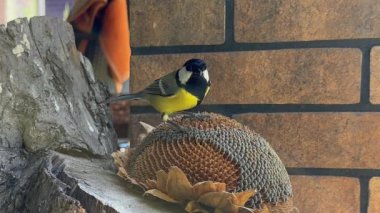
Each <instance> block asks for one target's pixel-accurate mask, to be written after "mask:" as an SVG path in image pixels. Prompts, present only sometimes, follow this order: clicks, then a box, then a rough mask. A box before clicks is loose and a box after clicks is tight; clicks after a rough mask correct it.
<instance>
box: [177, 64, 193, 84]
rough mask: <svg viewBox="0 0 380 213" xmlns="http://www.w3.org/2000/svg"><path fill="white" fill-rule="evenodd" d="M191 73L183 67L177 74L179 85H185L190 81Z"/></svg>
mask: <svg viewBox="0 0 380 213" xmlns="http://www.w3.org/2000/svg"><path fill="white" fill-rule="evenodd" d="M191 74H192V72H190V71H187V70H186V68H185V67H182V68H181V69H180V70H179V72H178V80H179V81H180V82H181V84H186V82H187V81H188V80H189V79H190V77H191Z"/></svg>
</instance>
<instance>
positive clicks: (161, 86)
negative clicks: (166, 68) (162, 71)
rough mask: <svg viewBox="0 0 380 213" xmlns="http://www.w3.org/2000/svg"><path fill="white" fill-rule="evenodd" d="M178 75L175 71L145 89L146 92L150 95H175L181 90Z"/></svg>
mask: <svg viewBox="0 0 380 213" xmlns="http://www.w3.org/2000/svg"><path fill="white" fill-rule="evenodd" d="M176 73H177V72H176V71H175V72H172V73H169V74H167V75H165V76H163V77H162V78H160V79H157V80H155V81H154V82H153V83H152V84H151V85H149V86H148V87H147V88H145V89H144V92H145V93H146V94H150V95H160V96H171V95H174V94H175V93H176V92H177V91H178V89H179V86H178V83H177V80H176Z"/></svg>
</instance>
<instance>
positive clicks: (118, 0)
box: [99, 0, 131, 92]
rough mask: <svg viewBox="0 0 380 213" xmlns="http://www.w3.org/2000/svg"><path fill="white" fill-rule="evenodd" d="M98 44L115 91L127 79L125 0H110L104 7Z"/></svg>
mask: <svg viewBox="0 0 380 213" xmlns="http://www.w3.org/2000/svg"><path fill="white" fill-rule="evenodd" d="M99 42H100V45H101V47H102V49H103V52H104V55H105V56H106V58H107V61H108V64H109V66H110V67H111V70H112V76H113V79H114V81H115V88H116V92H121V88H122V84H123V82H124V81H126V80H128V79H129V72H130V58H131V48H130V43H129V26H128V15H127V1H126V0H112V1H110V2H109V4H108V5H107V7H106V8H105V11H104V14H103V19H102V31H101V32H100V37H99Z"/></svg>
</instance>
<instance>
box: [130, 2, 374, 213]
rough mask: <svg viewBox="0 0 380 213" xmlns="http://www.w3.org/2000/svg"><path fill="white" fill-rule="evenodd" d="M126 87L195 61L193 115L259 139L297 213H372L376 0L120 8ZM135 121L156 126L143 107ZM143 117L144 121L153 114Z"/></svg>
mask: <svg viewBox="0 0 380 213" xmlns="http://www.w3.org/2000/svg"><path fill="white" fill-rule="evenodd" d="M129 5H130V6H129V9H130V11H129V13H130V27H131V40H132V42H131V43H132V45H133V48H132V75H131V90H132V91H137V90H139V89H141V88H143V87H144V86H146V85H147V84H148V83H149V82H150V81H152V80H154V79H156V78H158V77H159V76H161V75H162V74H164V73H167V72H169V71H173V70H175V69H177V68H179V67H180V66H181V65H182V64H183V63H184V61H185V60H186V59H188V58H192V57H200V58H204V59H205V60H206V62H207V63H208V67H209V72H210V76H211V79H212V89H211V90H210V93H209V95H208V97H207V98H206V100H205V102H204V104H203V105H202V106H200V107H199V108H198V109H197V110H200V111H212V112H218V113H222V114H225V115H227V116H231V117H233V118H235V119H237V120H238V121H240V122H242V123H244V124H245V125H248V126H249V127H251V128H252V129H254V130H256V131H257V132H258V133H260V134H261V135H262V136H263V137H264V138H266V139H267V140H268V142H269V143H270V144H271V145H272V146H273V147H274V149H275V150H276V152H277V153H278V154H279V156H280V157H281V159H282V160H283V162H284V163H285V165H286V166H287V168H288V171H289V174H290V175H291V178H292V183H293V187H294V199H295V205H296V206H297V207H298V208H299V210H300V212H321V213H326V212H343V213H346V212H369V213H376V212H380V178H379V177H377V176H380V154H379V153H380V105H378V104H380V2H379V1H373V0H286V1H285V0H207V1H205V0H129ZM131 112H132V117H131V123H132V127H131V131H130V132H131V134H132V135H131V138H132V139H133V138H136V135H137V132H138V131H139V129H140V127H138V126H137V124H136V121H139V120H142V121H146V122H148V123H152V124H157V123H158V122H159V120H160V119H159V115H158V114H157V113H154V111H153V109H152V108H151V107H149V106H146V105H142V104H134V105H133V106H132V107H131ZM153 113H154V114H153Z"/></svg>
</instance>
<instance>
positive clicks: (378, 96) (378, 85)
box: [370, 46, 380, 104]
mask: <svg viewBox="0 0 380 213" xmlns="http://www.w3.org/2000/svg"><path fill="white" fill-rule="evenodd" d="M370 69H371V75H370V78H371V80H370V87H371V88H370V100H371V103H374V104H379V103H380V46H379V47H374V48H372V50H371V68H370Z"/></svg>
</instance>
